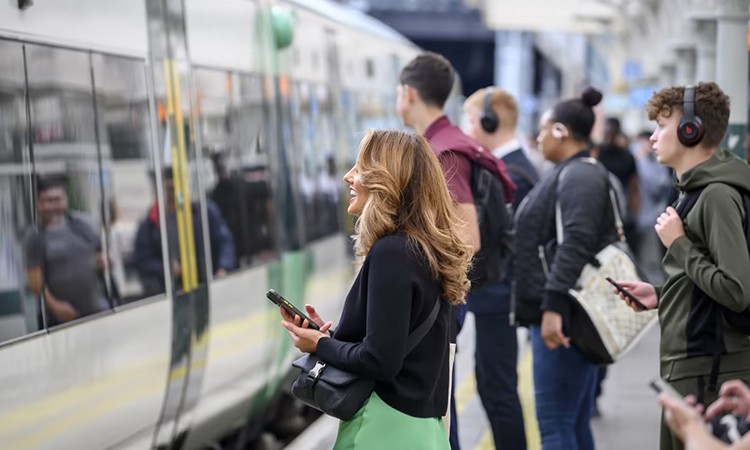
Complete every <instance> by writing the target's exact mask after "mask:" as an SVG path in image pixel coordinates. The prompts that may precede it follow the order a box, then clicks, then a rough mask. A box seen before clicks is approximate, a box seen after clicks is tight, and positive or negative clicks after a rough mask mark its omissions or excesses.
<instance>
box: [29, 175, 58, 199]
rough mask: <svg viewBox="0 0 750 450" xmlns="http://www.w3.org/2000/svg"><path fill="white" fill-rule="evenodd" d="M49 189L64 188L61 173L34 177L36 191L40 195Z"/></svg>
mask: <svg viewBox="0 0 750 450" xmlns="http://www.w3.org/2000/svg"><path fill="white" fill-rule="evenodd" d="M50 189H63V190H65V177H64V176H62V175H57V176H52V175H46V176H38V177H37V179H36V193H37V195H41V194H42V193H43V192H46V191H49V190H50Z"/></svg>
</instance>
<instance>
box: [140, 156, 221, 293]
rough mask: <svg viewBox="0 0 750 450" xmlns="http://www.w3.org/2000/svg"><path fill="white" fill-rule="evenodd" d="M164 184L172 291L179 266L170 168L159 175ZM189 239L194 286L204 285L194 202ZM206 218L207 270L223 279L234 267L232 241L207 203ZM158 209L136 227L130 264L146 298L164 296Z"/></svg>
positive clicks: (200, 230)
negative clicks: (191, 241)
mask: <svg viewBox="0 0 750 450" xmlns="http://www.w3.org/2000/svg"><path fill="white" fill-rule="evenodd" d="M163 181H164V209H165V212H166V218H165V220H164V222H165V224H166V226H167V251H168V258H167V264H169V267H170V272H171V274H172V277H173V282H174V286H175V289H181V288H182V281H181V280H182V275H183V273H182V263H181V262H180V241H179V232H178V227H177V208H176V199H175V187H174V179H173V174H172V168H165V169H164V171H163ZM190 207H191V208H192V218H193V238H194V242H195V261H196V263H197V264H198V282H199V283H205V282H206V268H205V261H206V259H205V258H206V256H205V246H204V245H203V227H202V226H201V211H200V205H199V204H198V202H192V204H191V205H190ZM206 213H207V217H208V234H209V239H210V243H211V255H210V256H211V263H212V264H211V267H212V268H213V272H214V273H213V275H214V277H216V278H223V277H224V276H226V274H227V272H229V271H230V270H232V269H234V268H235V267H236V259H235V253H234V240H233V239H232V232H231V231H230V230H229V227H228V226H227V224H226V222H225V221H224V218H223V217H222V216H221V211H220V210H219V208H218V207H217V206H216V205H215V204H214V203H213V202H212V201H210V200H207V201H206ZM159 227H160V221H159V208H158V205H157V203H156V200H154V204H153V206H152V207H151V209H150V210H149V211H148V215H147V216H146V218H145V219H144V220H143V221H142V222H141V224H140V226H139V227H138V233H137V234H136V237H135V245H134V261H135V266H136V268H137V270H138V275H139V276H140V280H141V285H142V286H143V289H144V294H145V295H146V296H153V295H157V294H161V293H164V292H165V290H166V286H165V284H164V283H165V281H164V266H163V256H162V247H161V232H160V231H159Z"/></svg>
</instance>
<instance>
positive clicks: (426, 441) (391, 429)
mask: <svg viewBox="0 0 750 450" xmlns="http://www.w3.org/2000/svg"><path fill="white" fill-rule="evenodd" d="M450 448H451V447H450V444H449V443H448V435H447V434H446V432H445V426H443V419H441V418H430V419H422V418H418V417H412V416H409V415H407V414H404V413H402V412H400V411H397V410H395V409H393V408H391V407H390V406H388V405H387V404H386V403H385V402H384V401H383V400H382V399H381V398H380V397H378V395H377V394H376V393H374V392H373V393H372V395H371V396H370V398H369V399H368V400H367V402H365V405H364V406H363V407H362V408H361V409H360V410H359V411H357V414H355V415H354V417H352V419H351V420H348V421H345V422H344V421H342V422H341V423H340V424H339V434H338V436H337V437H336V445H335V446H334V447H333V450H368V449H372V450H383V449H389V450H402V449H403V450H450Z"/></svg>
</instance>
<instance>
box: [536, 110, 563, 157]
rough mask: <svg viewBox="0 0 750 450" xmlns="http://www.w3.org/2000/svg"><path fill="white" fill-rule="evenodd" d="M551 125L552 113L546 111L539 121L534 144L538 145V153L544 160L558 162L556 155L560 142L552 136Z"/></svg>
mask: <svg viewBox="0 0 750 450" xmlns="http://www.w3.org/2000/svg"><path fill="white" fill-rule="evenodd" d="M553 125H554V123H553V121H552V111H547V112H546V113H544V115H543V116H542V118H541V119H540V120H539V136H538V137H537V138H536V142H537V144H538V145H539V151H540V152H542V155H544V159H546V160H547V161H552V162H558V153H559V147H560V145H561V142H560V140H559V139H557V138H556V137H555V136H553V133H552V128H553Z"/></svg>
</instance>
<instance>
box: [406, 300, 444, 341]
mask: <svg viewBox="0 0 750 450" xmlns="http://www.w3.org/2000/svg"><path fill="white" fill-rule="evenodd" d="M440 305H441V300H440V295H438V298H437V301H436V302H435V306H434V307H433V308H432V311H431V312H430V315H429V316H428V317H427V319H425V321H424V322H422V323H421V324H420V325H419V326H418V327H417V329H416V330H414V331H412V332H411V333H410V334H409V338H408V340H407V342H406V354H407V355H408V354H409V353H411V352H412V350H414V349H415V348H416V347H417V345H419V343H420V342H422V339H424V337H425V336H427V332H428V331H430V329H431V328H432V326H433V325H434V324H435V320H437V316H438V314H439V313H440Z"/></svg>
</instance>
